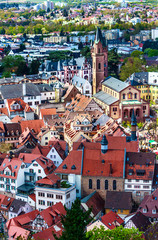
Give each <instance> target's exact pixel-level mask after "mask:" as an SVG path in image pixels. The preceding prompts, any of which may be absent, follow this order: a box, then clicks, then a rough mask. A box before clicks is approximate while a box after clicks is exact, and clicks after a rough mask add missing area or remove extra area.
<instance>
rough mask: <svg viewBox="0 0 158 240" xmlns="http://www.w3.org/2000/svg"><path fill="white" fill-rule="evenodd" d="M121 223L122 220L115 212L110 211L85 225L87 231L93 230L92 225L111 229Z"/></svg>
mask: <svg viewBox="0 0 158 240" xmlns="http://www.w3.org/2000/svg"><path fill="white" fill-rule="evenodd" d="M123 223H124V220H123V219H122V218H121V217H120V216H119V215H118V214H117V213H116V212H113V211H110V212H108V213H107V214H105V215H104V216H102V217H101V219H98V220H96V221H95V222H93V223H92V224H89V225H88V226H87V232H88V231H90V230H93V228H94V227H97V228H100V227H101V226H103V227H104V229H105V230H112V229H114V228H116V227H119V226H120V225H122V224H123Z"/></svg>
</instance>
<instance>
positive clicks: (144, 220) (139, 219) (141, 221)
mask: <svg viewBox="0 0 158 240" xmlns="http://www.w3.org/2000/svg"><path fill="white" fill-rule="evenodd" d="M129 221H132V222H133V223H134V225H135V226H136V228H138V229H139V231H143V232H144V231H146V229H147V228H148V226H149V225H150V224H151V223H150V221H149V219H148V217H146V216H145V215H144V214H142V213H141V212H137V213H136V214H135V215H134V216H133V217H132V218H130V220H129Z"/></svg>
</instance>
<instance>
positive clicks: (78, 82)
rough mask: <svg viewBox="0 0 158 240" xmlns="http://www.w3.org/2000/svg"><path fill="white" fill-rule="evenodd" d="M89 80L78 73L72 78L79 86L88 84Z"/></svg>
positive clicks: (73, 82)
mask: <svg viewBox="0 0 158 240" xmlns="http://www.w3.org/2000/svg"><path fill="white" fill-rule="evenodd" d="M87 82H88V81H87V80H85V79H84V78H81V77H78V76H76V75H74V76H73V78H72V84H74V85H77V87H82V86H84V84H86V83H87Z"/></svg>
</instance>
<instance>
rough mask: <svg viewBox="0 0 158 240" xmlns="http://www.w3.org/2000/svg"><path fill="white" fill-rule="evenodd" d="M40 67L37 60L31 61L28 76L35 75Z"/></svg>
mask: <svg viewBox="0 0 158 240" xmlns="http://www.w3.org/2000/svg"><path fill="white" fill-rule="evenodd" d="M39 66H40V62H39V61H38V60H33V61H32V62H31V65H30V74H37V73H38V69H39Z"/></svg>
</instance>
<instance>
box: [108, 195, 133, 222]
mask: <svg viewBox="0 0 158 240" xmlns="http://www.w3.org/2000/svg"><path fill="white" fill-rule="evenodd" d="M132 206H133V201H132V193H131V192H122V191H120V192H118V191H107V194H106V200H105V212H106V213H108V212H110V211H111V210H112V211H115V212H116V213H117V214H118V215H119V216H121V217H125V216H126V215H128V214H129V213H130V212H131V210H132Z"/></svg>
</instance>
